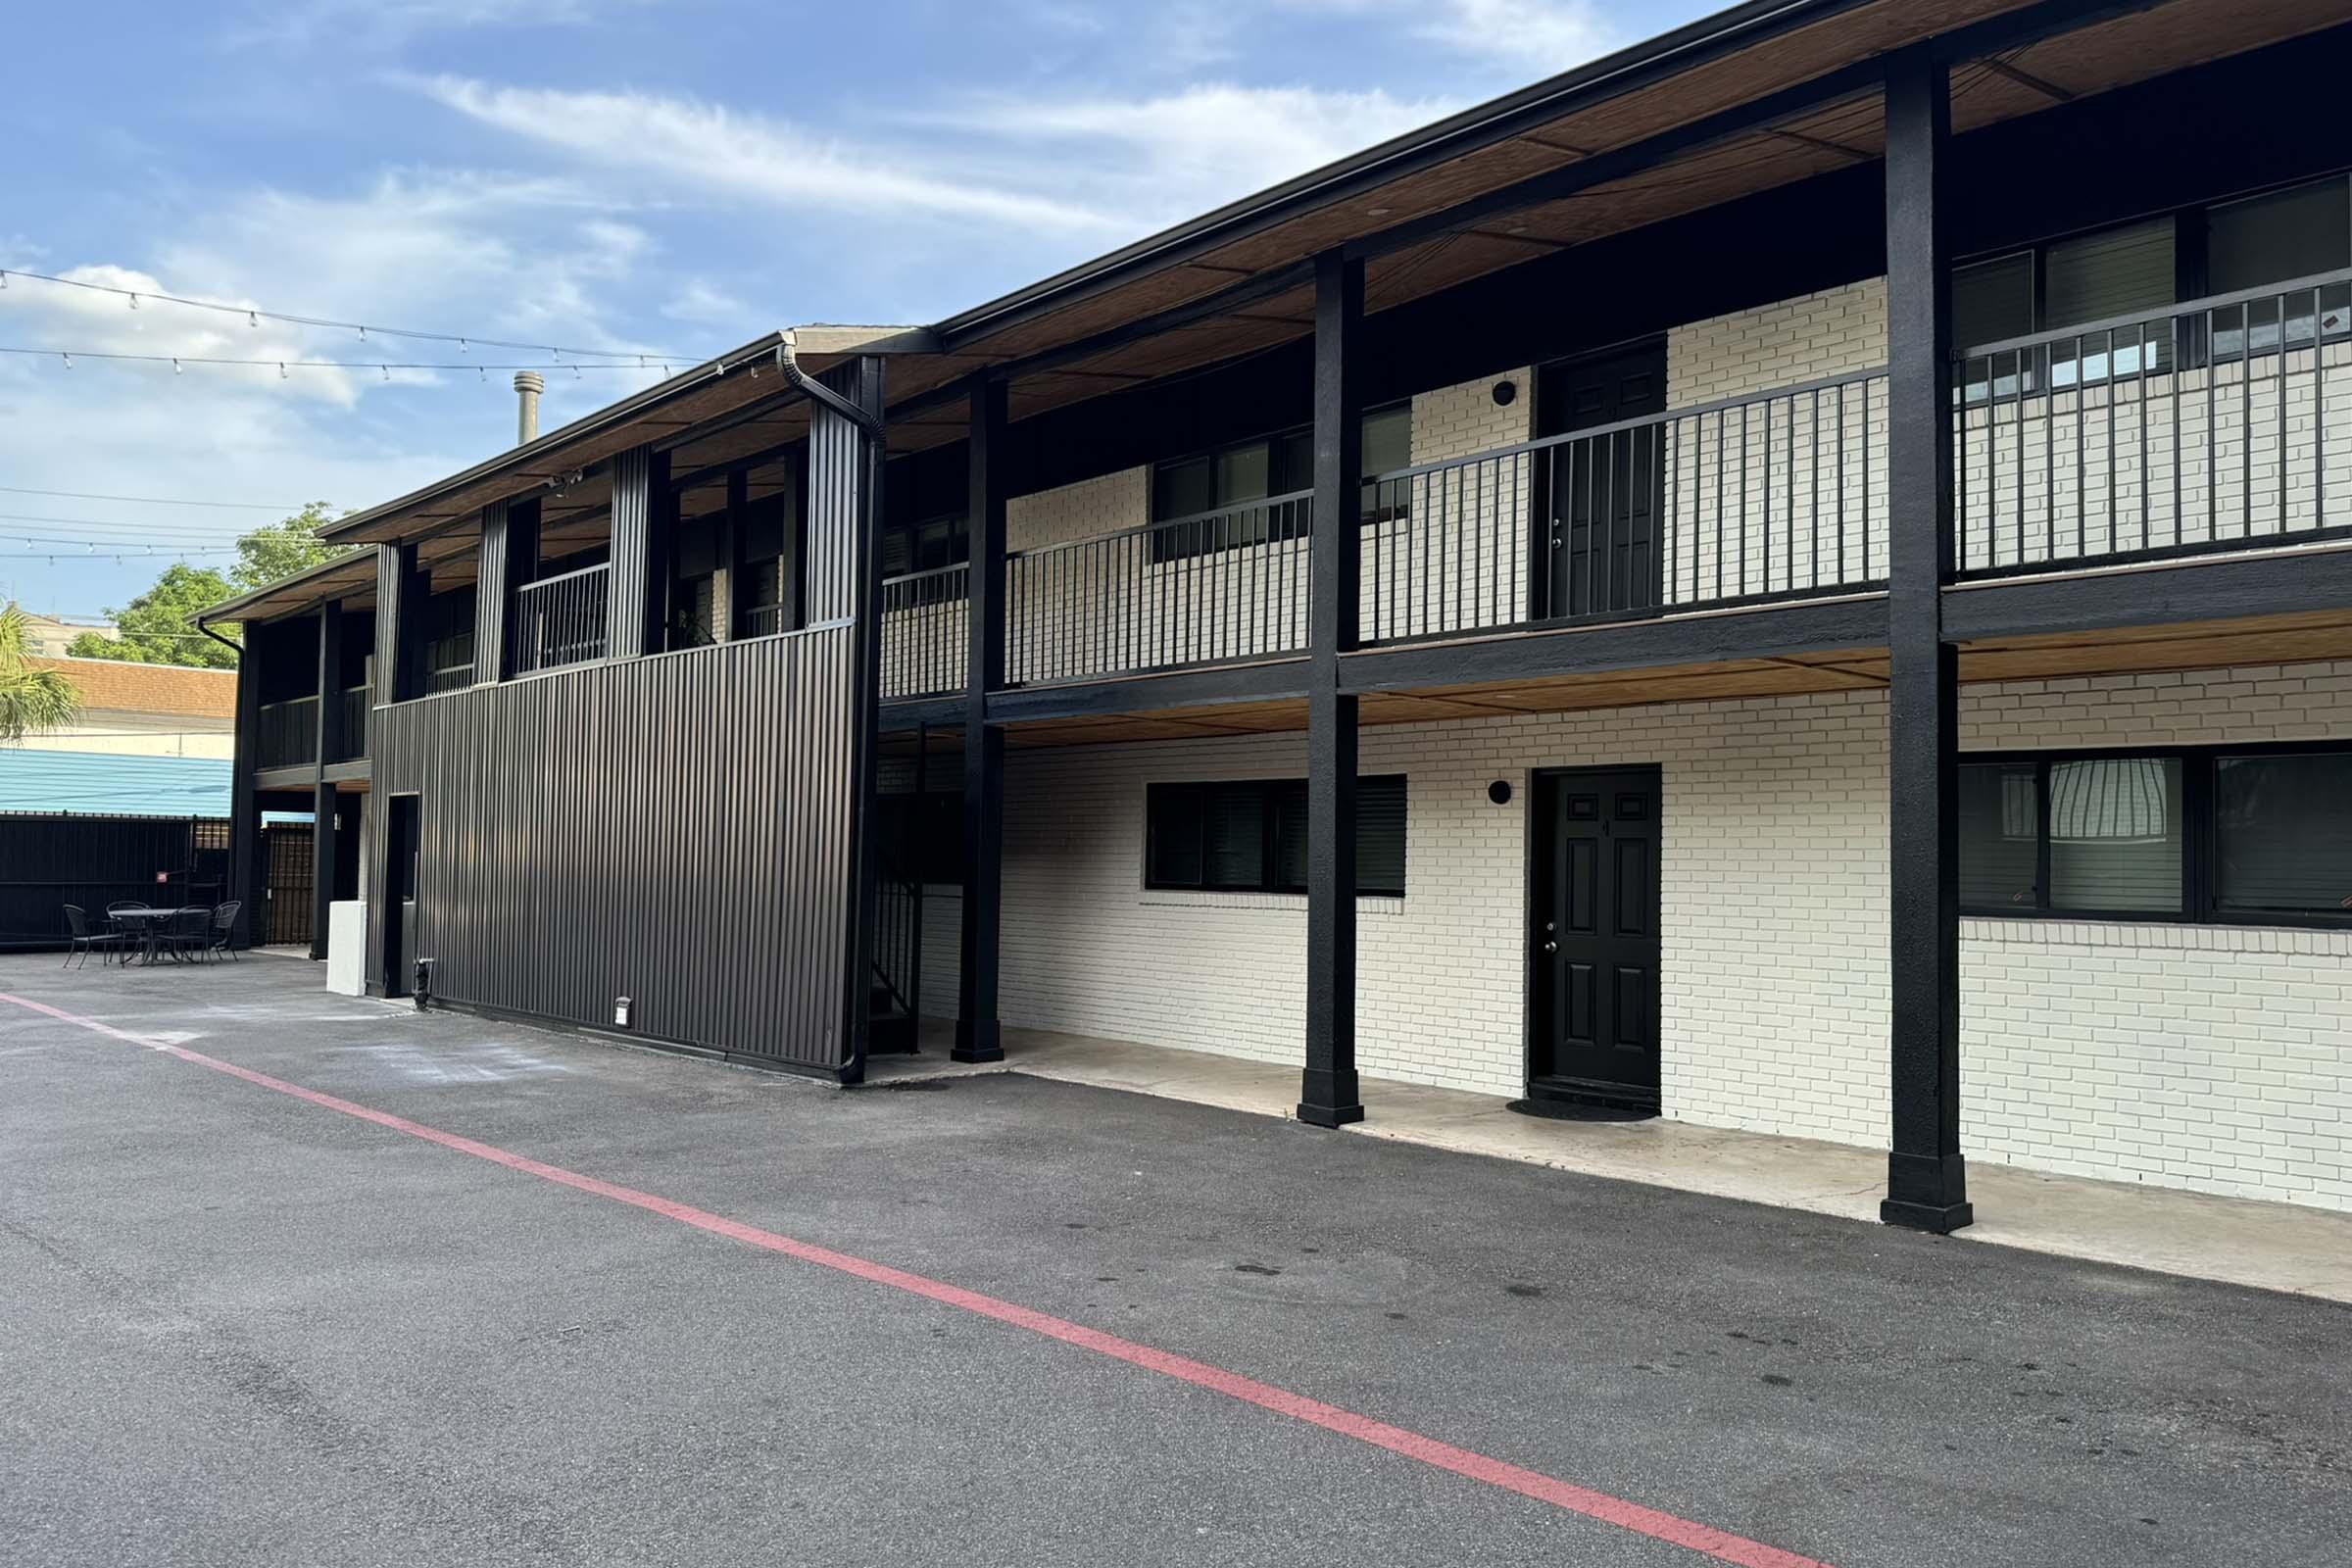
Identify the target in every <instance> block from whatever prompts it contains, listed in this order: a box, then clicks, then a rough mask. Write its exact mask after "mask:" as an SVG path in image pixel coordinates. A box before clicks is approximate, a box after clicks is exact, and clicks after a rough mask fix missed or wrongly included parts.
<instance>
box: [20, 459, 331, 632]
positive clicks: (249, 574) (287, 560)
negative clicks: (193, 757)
mask: <svg viewBox="0 0 2352 1568" xmlns="http://www.w3.org/2000/svg"><path fill="white" fill-rule="evenodd" d="M334 520H335V518H334V515H333V513H332V512H331V511H330V510H329V509H328V507H327V504H326V503H325V502H323V501H314V502H312V503H311V504H310V505H309V506H307V507H305V508H303V509H302V510H301V511H300V512H297V513H295V514H294V515H292V516H290V517H281V518H279V519H278V520H277V521H276V522H272V523H268V524H266V525H264V526H262V527H259V528H256V529H254V530H253V531H252V532H251V533H248V534H244V535H242V536H240V537H239V538H238V540H237V559H236V564H233V565H231V566H230V567H229V568H228V571H227V573H226V574H225V575H223V574H222V573H221V572H219V571H215V570H214V569H213V568H212V567H210V566H191V565H189V564H187V563H186V562H184V561H180V562H173V563H172V564H171V565H170V566H168V567H166V568H165V569H164V574H163V575H162V576H160V577H158V578H157V579H156V580H155V586H154V587H152V588H150V589H148V590H147V591H146V592H145V593H143V594H141V595H139V597H138V598H136V599H133V600H132V601H131V602H130V603H129V604H127V605H124V606H123V608H122V609H120V610H109V611H108V612H107V613H108V614H109V615H111V616H113V617H114V620H115V625H116V627H117V629H118V630H120V631H121V632H122V634H123V636H122V639H121V640H120V641H116V640H113V639H110V638H106V637H101V636H99V635H98V634H97V633H95V632H84V633H82V634H81V635H80V636H78V637H76V638H74V639H73V644H72V645H71V646H70V647H69V648H68V649H67V650H66V651H67V652H68V653H70V654H72V655H73V657H74V658H76V659H120V660H124V661H127V662H131V663H136V664H194V665H196V666H198V667H200V668H204V669H228V668H232V667H234V665H235V664H236V662H237V660H236V656H235V655H234V654H232V653H230V652H229V651H228V650H227V649H226V648H223V647H221V644H219V643H218V642H215V641H214V640H213V639H212V638H210V637H207V636H205V635H204V634H203V633H202V632H199V631H198V630H197V629H196V616H197V614H198V613H199V612H201V611H205V610H209V609H211V608H212V607H213V606H215V605H217V604H219V603H221V601H222V600H223V599H227V598H231V597H233V596H234V595H236V594H240V593H250V592H252V591H253V590H254V589H256V588H261V587H266V586H267V585H269V584H270V583H273V582H275V581H277V580H278V579H279V578H281V577H291V576H292V575H294V574H295V573H296V572H298V571H303V570H307V569H308V568H310V567H312V566H315V565H317V564H319V563H320V562H322V561H327V560H331V559H332V558H333V557H335V556H336V555H339V554H340V553H341V552H339V551H337V550H336V549H335V548H334V547H333V546H332V545H328V544H324V543H322V542H320V540H319V529H321V528H324V527H325V526H326V525H327V524H329V523H331V522H333V521H334Z"/></svg>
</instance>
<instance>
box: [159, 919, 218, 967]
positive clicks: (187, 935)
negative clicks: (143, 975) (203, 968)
mask: <svg viewBox="0 0 2352 1568" xmlns="http://www.w3.org/2000/svg"><path fill="white" fill-rule="evenodd" d="M212 923H213V911H212V910H210V909H192V908H191V909H177V910H174V911H172V918H171V919H169V920H167V921H165V922H164V929H163V934H162V936H161V937H160V938H159V939H158V944H159V946H161V948H162V949H163V951H164V952H166V953H168V954H170V955H171V956H172V957H174V958H185V959H188V960H189V961H191V962H194V961H198V960H201V959H202V958H203V957H204V945H205V938H206V937H207V936H208V935H209V934H210V932H211V929H212Z"/></svg>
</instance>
